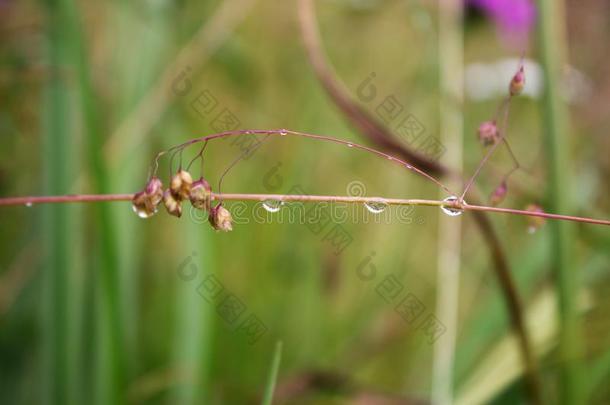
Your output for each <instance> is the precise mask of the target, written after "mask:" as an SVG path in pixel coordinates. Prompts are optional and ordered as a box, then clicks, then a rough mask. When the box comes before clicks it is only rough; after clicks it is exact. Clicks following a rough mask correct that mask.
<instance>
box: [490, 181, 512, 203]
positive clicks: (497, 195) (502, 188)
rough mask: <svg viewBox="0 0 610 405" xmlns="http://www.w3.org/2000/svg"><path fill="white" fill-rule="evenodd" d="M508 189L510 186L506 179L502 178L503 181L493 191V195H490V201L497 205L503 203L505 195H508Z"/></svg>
mask: <svg viewBox="0 0 610 405" xmlns="http://www.w3.org/2000/svg"><path fill="white" fill-rule="evenodd" d="M507 191H508V186H507V184H506V180H502V183H500V184H499V185H498V187H496V189H495V190H494V191H493V193H491V195H490V196H489V202H490V203H491V205H493V206H496V205H498V204H500V203H502V201H504V197H506V193H507Z"/></svg>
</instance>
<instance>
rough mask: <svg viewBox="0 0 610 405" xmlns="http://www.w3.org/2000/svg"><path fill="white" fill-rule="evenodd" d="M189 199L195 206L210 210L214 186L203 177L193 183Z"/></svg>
mask: <svg viewBox="0 0 610 405" xmlns="http://www.w3.org/2000/svg"><path fill="white" fill-rule="evenodd" d="M189 199H190V200H191V204H192V205H193V207H195V208H198V209H201V210H205V211H210V202H211V199H212V188H211V187H210V183H208V182H207V180H205V179H204V178H201V179H199V180H197V181H196V182H194V183H193V185H192V187H191V191H190V194H189Z"/></svg>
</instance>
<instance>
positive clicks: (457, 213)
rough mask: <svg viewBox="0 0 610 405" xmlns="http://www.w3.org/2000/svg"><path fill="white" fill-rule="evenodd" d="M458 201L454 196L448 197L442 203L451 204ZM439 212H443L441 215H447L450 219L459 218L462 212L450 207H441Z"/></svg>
mask: <svg viewBox="0 0 610 405" xmlns="http://www.w3.org/2000/svg"><path fill="white" fill-rule="evenodd" d="M455 201H458V198H457V197H456V196H453V195H452V196H450V197H447V198H445V199H444V200H443V202H448V203H452V202H455ZM441 211H443V213H445V214H447V215H449V216H450V217H459V216H460V215H462V212H463V211H462V210H460V209H456V208H451V207H444V206H442V205H441Z"/></svg>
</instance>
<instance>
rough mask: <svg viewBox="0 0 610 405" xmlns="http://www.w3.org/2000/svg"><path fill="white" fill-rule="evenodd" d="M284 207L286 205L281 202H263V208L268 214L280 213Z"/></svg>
mask: <svg viewBox="0 0 610 405" xmlns="http://www.w3.org/2000/svg"><path fill="white" fill-rule="evenodd" d="M282 205H284V202H283V201H279V200H265V201H263V208H264V209H265V210H267V211H268V212H278V211H279V210H280V209H281V208H282Z"/></svg>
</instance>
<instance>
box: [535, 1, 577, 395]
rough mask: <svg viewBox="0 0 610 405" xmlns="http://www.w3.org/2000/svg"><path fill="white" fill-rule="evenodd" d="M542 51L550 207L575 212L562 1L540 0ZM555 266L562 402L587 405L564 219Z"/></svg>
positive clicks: (556, 231) (570, 236) (555, 225)
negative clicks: (563, 80) (565, 95)
mask: <svg viewBox="0 0 610 405" xmlns="http://www.w3.org/2000/svg"><path fill="white" fill-rule="evenodd" d="M539 11H540V18H539V30H538V35H539V38H538V39H539V47H540V49H539V52H540V55H541V59H542V69H543V73H544V98H543V112H544V122H543V125H544V129H545V145H546V150H547V161H548V163H547V165H548V174H549V183H548V204H547V206H546V207H545V209H547V210H548V211H553V212H570V211H571V209H570V208H571V205H570V203H569V196H570V193H571V186H570V181H569V176H570V174H571V173H570V165H569V164H568V163H569V153H568V151H569V148H570V147H569V144H568V111H567V109H566V107H565V104H564V102H563V94H562V93H561V92H560V87H559V86H560V79H561V72H562V71H563V67H564V62H565V61H564V56H565V49H564V48H565V46H566V38H565V35H566V27H565V15H564V4H563V2H562V1H554V0H540V1H539ZM549 226H550V227H551V228H552V237H553V238H552V243H553V252H552V257H553V268H554V270H555V274H556V279H557V287H558V296H559V317H560V333H559V356H560V364H561V369H562V370H561V382H560V384H559V387H561V390H562V393H561V395H560V397H561V398H562V403H565V404H580V403H582V387H581V385H582V379H581V378H582V376H581V369H580V367H579V362H580V356H581V342H580V333H581V331H580V324H579V319H578V312H577V309H576V295H577V293H578V290H579V278H578V272H577V267H576V266H575V265H574V257H573V256H574V226H573V224H570V223H568V222H565V221H552V222H551V223H550V224H549Z"/></svg>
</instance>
